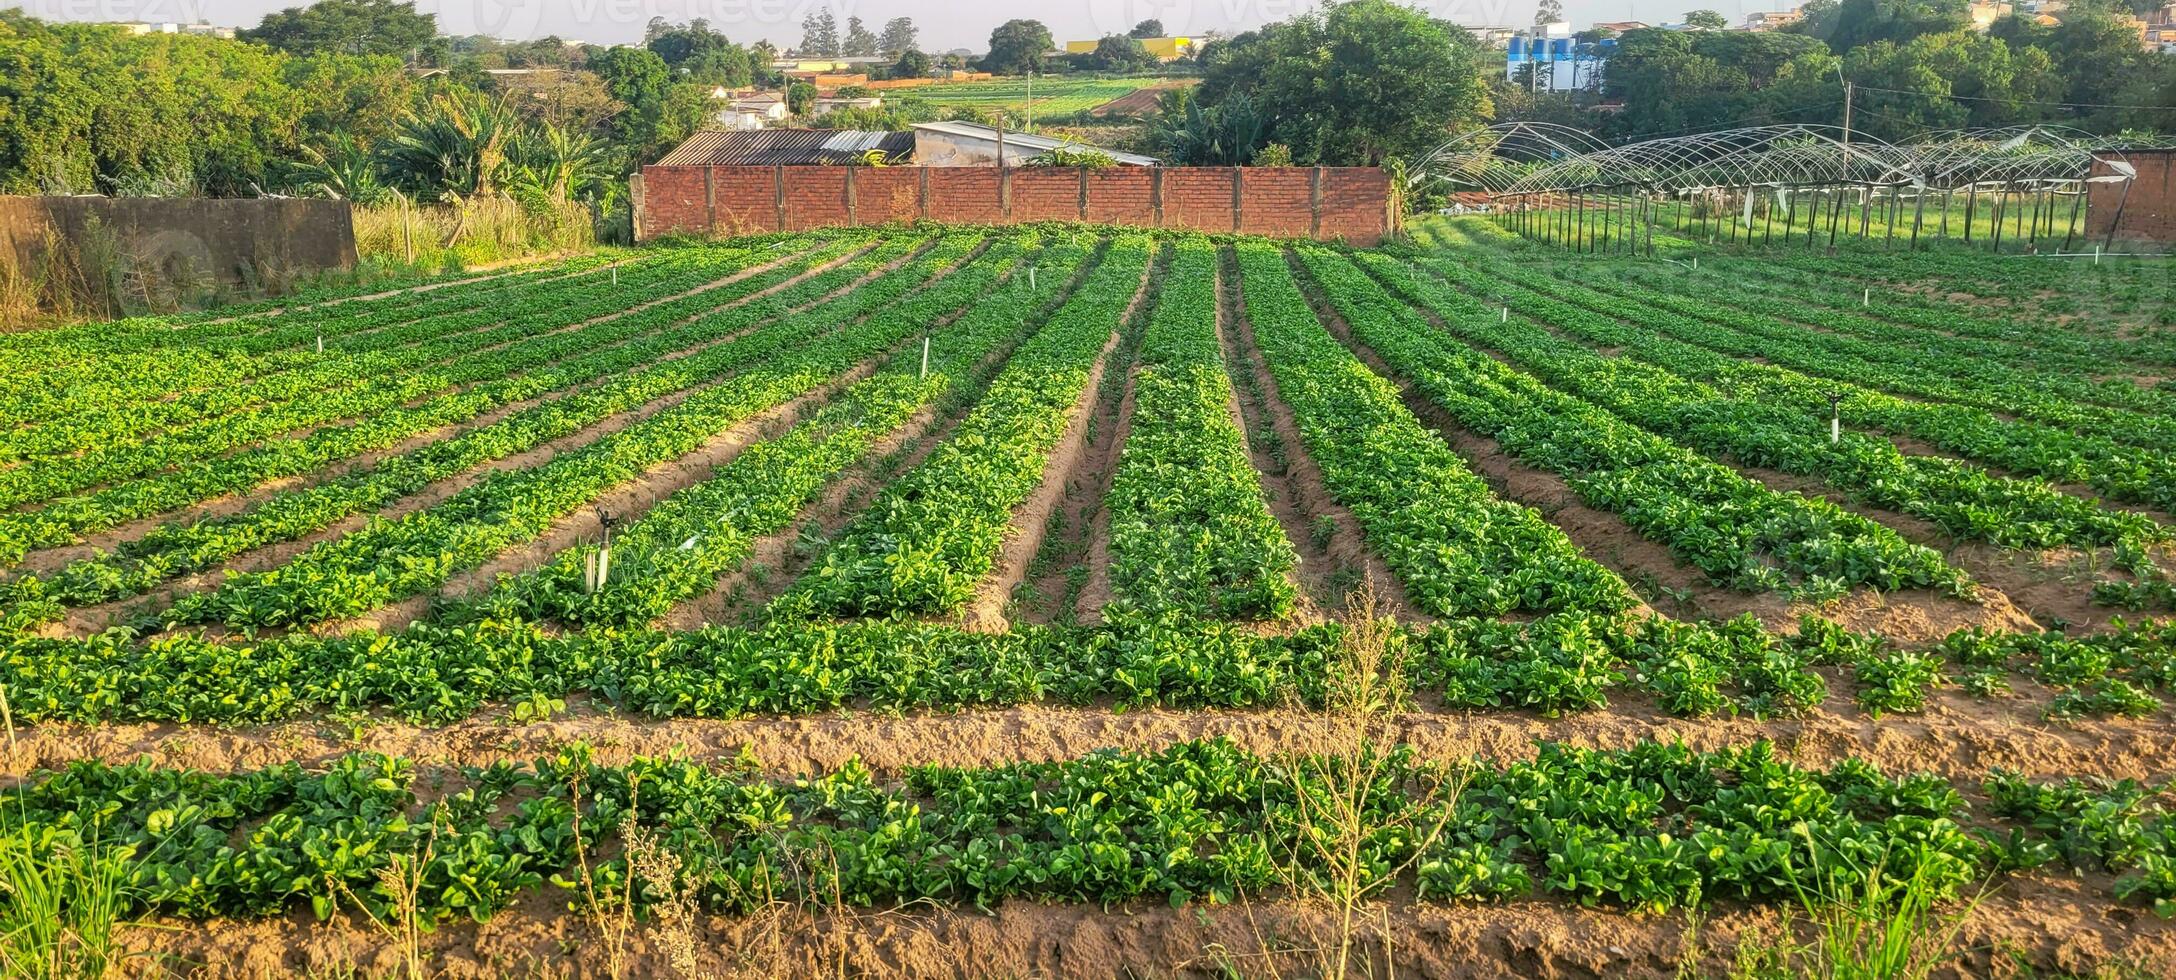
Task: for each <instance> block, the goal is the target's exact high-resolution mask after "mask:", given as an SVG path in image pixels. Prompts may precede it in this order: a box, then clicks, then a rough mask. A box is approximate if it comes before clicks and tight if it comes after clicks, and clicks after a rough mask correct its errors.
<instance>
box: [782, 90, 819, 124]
mask: <svg viewBox="0 0 2176 980" xmlns="http://www.w3.org/2000/svg"><path fill="white" fill-rule="evenodd" d="M814 108H816V86H814V85H810V84H809V83H807V82H795V83H793V84H791V85H788V86H786V111H787V112H790V113H793V114H794V115H796V116H805V115H808V111H809V110H810V109H814Z"/></svg>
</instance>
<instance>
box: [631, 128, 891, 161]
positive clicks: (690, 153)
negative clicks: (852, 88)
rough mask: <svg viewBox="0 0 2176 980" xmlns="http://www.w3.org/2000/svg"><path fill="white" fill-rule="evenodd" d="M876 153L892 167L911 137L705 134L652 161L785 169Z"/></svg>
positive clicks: (836, 132)
mask: <svg viewBox="0 0 2176 980" xmlns="http://www.w3.org/2000/svg"><path fill="white" fill-rule="evenodd" d="M870 150H881V151H883V153H884V156H885V157H886V158H887V159H889V160H890V161H892V162H894V163H898V162H901V161H904V160H907V159H909V158H911V157H913V156H914V134H913V133H885V132H871V131H864V130H855V129H750V130H737V131H728V130H704V131H702V132H699V133H696V134H695V135H693V136H690V137H688V138H687V142H685V143H682V144H680V145H679V146H676V147H674V148H673V149H672V152H670V153H667V154H665V156H664V158H663V159H661V160H659V161H657V166H660V167H741V166H770V165H771V164H786V165H789V166H794V165H801V164H815V163H833V164H837V163H851V162H853V161H855V160H858V159H860V158H861V156H862V155H863V154H865V153H867V152H868V151H870Z"/></svg>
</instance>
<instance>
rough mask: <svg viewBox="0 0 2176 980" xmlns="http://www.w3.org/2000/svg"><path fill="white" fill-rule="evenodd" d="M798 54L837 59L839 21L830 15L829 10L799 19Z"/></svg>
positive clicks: (826, 8)
mask: <svg viewBox="0 0 2176 980" xmlns="http://www.w3.org/2000/svg"><path fill="white" fill-rule="evenodd" d="M800 53H801V54H802V55H804V56H805V55H824V56H827V57H833V58H836V57H838V55H839V19H838V18H836V17H833V16H832V15H831V8H829V7H825V8H823V9H820V10H816V11H813V12H811V13H810V14H809V15H808V16H806V17H803V18H801V48H800Z"/></svg>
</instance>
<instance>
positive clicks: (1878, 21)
mask: <svg viewBox="0 0 2176 980" xmlns="http://www.w3.org/2000/svg"><path fill="white" fill-rule="evenodd" d="M1969 2H1970V0H1811V2H1809V3H1807V4H1806V5H1805V7H1803V8H1802V9H1803V10H1804V11H1805V18H1804V19H1802V20H1800V21H1799V22H1798V23H1796V24H1792V25H1790V27H1789V28H1788V30H1790V31H1791V32H1792V33H1796V34H1804V35H1806V36H1808V37H1816V38H1820V39H1821V40H1822V41H1824V42H1826V43H1827V44H1828V47H1829V50H1830V51H1833V52H1835V53H1837V54H1848V53H1849V52H1850V51H1851V49H1852V48H1856V47H1858V46H1860V45H1862V44H1873V43H1875V42H1877V41H1893V42H1896V43H1897V44H1903V43H1904V42H1906V41H1909V40H1911V39H1912V38H1915V37H1918V36H1920V35H1922V34H1943V33H1947V32H1949V31H1955V30H1962V29H1963V28H1965V27H1966V26H1968V25H1969V24H1970V23H1971V20H1972V17H1971V13H1970V11H1969V9H1968V5H1969Z"/></svg>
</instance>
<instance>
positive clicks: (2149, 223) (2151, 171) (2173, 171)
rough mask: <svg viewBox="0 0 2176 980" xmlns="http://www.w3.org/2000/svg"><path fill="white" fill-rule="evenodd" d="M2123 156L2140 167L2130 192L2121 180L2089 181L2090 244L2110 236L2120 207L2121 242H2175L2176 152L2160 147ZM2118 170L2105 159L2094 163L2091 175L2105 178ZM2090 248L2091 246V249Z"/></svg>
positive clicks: (2087, 223)
mask: <svg viewBox="0 0 2176 980" xmlns="http://www.w3.org/2000/svg"><path fill="white" fill-rule="evenodd" d="M2122 159H2124V160H2126V161H2128V162H2129V163H2130V165H2131V166H2133V167H2135V168H2137V169H2138V176H2137V178H2136V179H2134V180H2132V181H2131V182H2130V194H2129V196H2128V197H2126V196H2125V194H2124V183H2123V182H2122V181H2110V182H2108V183H2105V184H2087V185H2085V186H2086V187H2088V188H2090V190H2089V191H2088V192H2087V196H2086V205H2085V208H2086V210H2085V215H2086V217H2085V237H2086V239H2087V241H2088V242H2089V243H2092V244H2098V243H2100V242H2102V241H2105V240H2106V239H2107V238H2108V225H2109V224H2110V223H2111V222H2116V221H2118V217H2117V214H2116V212H2117V210H2118V209H2119V208H2120V209H2121V210H2122V216H2121V219H2120V223H2119V224H2117V225H2116V230H2115V231H2116V234H2115V237H2116V239H2117V240H2119V241H2130V242H2157V243H2160V244H2176V153H2170V152H2167V151H2158V150H2131V151H2128V152H2125V153H2124V154H2123V156H2122ZM2113 173H2115V170H2114V169H2113V168H2111V167H2109V166H2108V164H2107V162H2106V161H2104V160H2095V161H2094V162H2093V170H2092V176H2095V177H2104V176H2107V175H2110V174H2113ZM2089 250H2090V249H2089Z"/></svg>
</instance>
